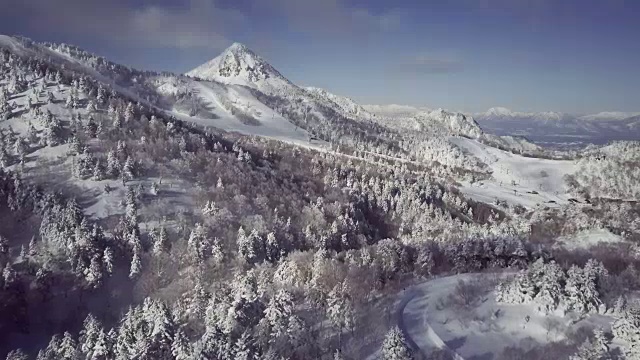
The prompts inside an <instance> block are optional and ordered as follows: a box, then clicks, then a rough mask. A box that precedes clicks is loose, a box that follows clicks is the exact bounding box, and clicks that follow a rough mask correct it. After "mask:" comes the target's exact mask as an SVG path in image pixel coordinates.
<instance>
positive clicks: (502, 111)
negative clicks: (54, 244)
mask: <svg viewBox="0 0 640 360" xmlns="http://www.w3.org/2000/svg"><path fill="white" fill-rule="evenodd" d="M512 114H513V111H511V110H509V109H507V108H505V107H499V106H497V107H492V108H491V109H489V110H487V112H486V113H485V114H484V115H485V116H511V115H512Z"/></svg>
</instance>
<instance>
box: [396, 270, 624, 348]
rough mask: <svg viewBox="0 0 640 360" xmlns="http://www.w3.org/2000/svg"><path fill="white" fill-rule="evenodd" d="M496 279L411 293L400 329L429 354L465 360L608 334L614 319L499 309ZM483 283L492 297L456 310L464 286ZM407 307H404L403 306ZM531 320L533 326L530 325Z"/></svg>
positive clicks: (430, 285) (449, 282) (440, 284)
mask: <svg viewBox="0 0 640 360" xmlns="http://www.w3.org/2000/svg"><path fill="white" fill-rule="evenodd" d="M496 276H497V275H495V274H463V275H455V276H448V277H444V278H439V279H435V280H431V281H428V282H425V283H422V284H419V285H416V286H414V287H413V288H410V289H407V291H406V292H404V293H403V294H402V295H400V296H399V297H400V298H402V299H405V301H401V302H400V304H401V307H400V310H401V313H399V314H398V325H399V326H400V327H401V328H402V330H403V332H404V333H405V336H408V337H410V338H411V340H409V343H412V342H413V343H415V344H416V345H417V346H418V347H419V348H420V349H421V351H422V352H423V353H425V354H428V353H429V351H430V349H433V348H441V349H442V348H443V347H446V348H448V349H450V350H452V351H454V352H455V353H456V354H458V355H459V356H461V357H462V358H464V359H495V358H497V356H498V355H499V354H500V353H501V352H502V351H503V350H504V349H505V348H506V347H509V346H518V347H521V348H532V347H534V346H538V345H543V344H547V343H549V342H552V341H560V340H563V339H565V337H566V333H567V330H570V329H577V328H580V327H584V326H586V327H589V328H594V327H597V326H602V327H604V328H607V327H608V326H609V324H610V323H611V321H612V318H611V317H610V316H605V315H591V316H588V317H586V318H584V319H581V320H579V321H576V320H578V319H575V318H572V317H570V316H567V317H562V316H559V315H556V314H554V315H544V314H542V313H540V312H538V311H536V310H535V309H534V306H532V305H513V304H498V303H496V301H495V296H494V292H493V286H494V284H495V280H496V279H497V278H496ZM461 280H463V281H468V282H473V281H479V283H480V284H482V285H481V286H485V289H486V290H487V292H486V294H484V295H481V296H480V299H479V300H478V301H477V302H475V303H473V304H472V305H471V306H469V307H461V306H456V305H455V302H453V301H451V298H450V296H451V295H453V294H455V293H456V286H457V285H458V282H459V281H461ZM402 305H403V306H402ZM527 319H528V320H527Z"/></svg>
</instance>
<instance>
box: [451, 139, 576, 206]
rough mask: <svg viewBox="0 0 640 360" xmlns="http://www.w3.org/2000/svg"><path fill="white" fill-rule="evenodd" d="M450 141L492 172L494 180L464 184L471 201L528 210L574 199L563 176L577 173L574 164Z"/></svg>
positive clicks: (473, 142) (474, 142)
mask: <svg viewBox="0 0 640 360" xmlns="http://www.w3.org/2000/svg"><path fill="white" fill-rule="evenodd" d="M450 141H451V142H453V143H454V144H457V145H458V146H459V147H460V148H462V149H464V150H466V151H467V152H469V153H470V154H472V155H473V156H475V157H477V158H478V159H480V160H481V161H483V162H484V163H486V164H487V165H488V166H489V167H490V169H491V171H492V179H491V180H485V181H481V182H478V183H469V182H466V183H463V186H462V187H461V190H462V191H463V192H464V193H465V194H468V195H469V196H471V197H472V198H475V199H477V200H480V201H484V202H492V201H494V200H495V199H499V200H505V201H507V202H509V203H514V204H520V205H522V206H525V207H528V208H533V207H536V206H538V205H543V204H545V205H547V206H548V204H549V201H554V202H555V203H558V204H562V203H566V202H568V199H569V198H571V196H570V195H569V194H568V193H567V191H566V189H565V186H564V176H565V175H567V174H572V173H574V172H575V170H576V165H575V163H574V162H573V161H569V160H550V159H539V158H531V157H524V156H521V155H516V154H513V153H510V152H507V151H503V150H499V149H496V148H493V147H490V146H487V145H484V144H481V143H479V142H478V141H475V140H471V139H466V138H462V137H454V138H451V139H450ZM551 204H554V203H551Z"/></svg>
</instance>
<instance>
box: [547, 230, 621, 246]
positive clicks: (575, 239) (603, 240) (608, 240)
mask: <svg viewBox="0 0 640 360" xmlns="http://www.w3.org/2000/svg"><path fill="white" fill-rule="evenodd" d="M622 241H624V239H623V238H622V236H620V235H616V234H614V233H612V232H611V231H609V230H607V229H590V230H583V231H580V232H578V233H576V234H573V235H570V236H561V237H559V238H558V245H559V246H562V247H564V248H566V249H569V250H575V249H589V248H590V247H592V246H596V245H599V244H617V243H620V242H622Z"/></svg>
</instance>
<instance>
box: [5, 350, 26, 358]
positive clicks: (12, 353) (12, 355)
mask: <svg viewBox="0 0 640 360" xmlns="http://www.w3.org/2000/svg"><path fill="white" fill-rule="evenodd" d="M6 360H29V357H28V356H27V354H25V353H24V351H22V349H16V350H11V351H9V353H8V354H7V358H6Z"/></svg>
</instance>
